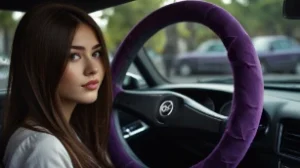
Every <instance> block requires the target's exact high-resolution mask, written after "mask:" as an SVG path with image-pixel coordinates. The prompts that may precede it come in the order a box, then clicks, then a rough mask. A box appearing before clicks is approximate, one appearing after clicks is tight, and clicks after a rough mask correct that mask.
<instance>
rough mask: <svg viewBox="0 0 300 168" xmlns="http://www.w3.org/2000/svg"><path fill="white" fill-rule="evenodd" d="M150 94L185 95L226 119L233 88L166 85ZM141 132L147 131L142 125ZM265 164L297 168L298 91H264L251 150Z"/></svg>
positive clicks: (299, 132)
mask: <svg viewBox="0 0 300 168" xmlns="http://www.w3.org/2000/svg"><path fill="white" fill-rule="evenodd" d="M151 90H168V91H174V92H177V93H181V94H183V95H186V96H188V97H190V98H192V99H194V100H195V101H197V102H198V103H200V104H202V105H204V106H206V107H207V108H209V109H211V110H213V111H215V112H217V113H219V114H222V115H225V116H229V115H230V112H231V101H232V96H233V91H234V88H233V86H232V85H229V84H211V83H209V84H207V83H199V84H168V85H161V86H157V87H155V88H151ZM139 123H142V124H140V125H143V129H140V130H139V131H140V132H142V131H145V130H147V129H148V128H149V126H147V125H146V124H145V123H143V122H141V121H140V122H139ZM251 148H252V149H254V150H255V151H256V152H258V153H256V154H257V155H258V156H260V157H262V156H266V160H265V162H266V163H267V162H269V163H267V164H269V165H272V167H274V166H275V167H278V168H294V167H300V91H298V92H295V91H288V90H278V89H268V88H265V92H264V107H263V112H262V117H261V121H260V125H259V129H258V131H257V135H256V137H255V140H254V142H253V144H252V146H251Z"/></svg>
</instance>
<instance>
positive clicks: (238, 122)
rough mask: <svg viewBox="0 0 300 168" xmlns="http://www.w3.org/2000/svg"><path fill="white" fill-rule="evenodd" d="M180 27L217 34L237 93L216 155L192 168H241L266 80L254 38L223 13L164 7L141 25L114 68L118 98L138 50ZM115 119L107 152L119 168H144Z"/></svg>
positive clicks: (201, 5) (200, 6) (189, 4)
mask: <svg viewBox="0 0 300 168" xmlns="http://www.w3.org/2000/svg"><path fill="white" fill-rule="evenodd" d="M182 21H190V22H197V23H201V24H203V25H206V26H207V27H209V28H210V29H211V30H213V31H214V32H215V33H216V34H217V35H218V36H219V37H220V38H221V40H222V41H223V44H224V45H225V47H226V48H227V51H228V58H229V62H230V63H231V67H232V69H233V77H234V93H233V103H232V112H231V115H230V116H229V119H228V124H227V126H226V130H225V132H224V134H223V136H222V138H221V140H220V142H219V143H218V145H217V146H216V147H215V149H214V150H213V151H212V152H211V154H210V155H209V156H208V157H206V158H205V159H204V160H202V161H200V162H199V163H197V164H196V165H194V166H193V168H219V167H220V168H221V167H222V168H234V167H237V165H238V164H239V163H240V161H241V160H242V159H243V157H244V156H245V154H246V152H247V150H248V149H249V147H250V145H251V142H252V141H253V139H254V137H255V134H256V131H257V128H258V125H259V122H260V118H261V114H262V110H263V91H264V84H263V76H262V71H261V67H260V63H259V59H258V57H257V55H256V52H255V49H254V47H253V45H252V42H251V38H250V37H249V36H248V34H247V33H246V32H245V31H244V29H243V27H242V26H241V25H240V24H239V22H238V21H237V20H236V19H235V18H234V17H233V16H232V15H231V14H229V13H228V12H226V11H225V10H224V9H222V8H220V7H218V6H216V5H213V4H210V3H207V2H203V1H193V0H192V1H181V2H176V3H173V4H171V5H167V6H165V7H162V8H160V9H158V10H156V11H154V12H153V13H151V14H150V15H149V16H147V17H146V18H144V19H143V20H142V21H141V22H139V23H138V24H137V25H136V26H135V27H134V28H133V29H132V31H131V32H130V33H129V34H128V36H127V37H126V38H125V40H124V41H123V43H122V44H121V45H120V47H119V49H118V51H117V53H116V58H115V59H114V61H113V63H112V76H113V84H114V96H116V95H117V94H118V93H119V92H120V91H121V90H122V89H121V87H120V86H121V84H122V82H123V79H124V76H125V73H126V70H127V69H128V67H129V65H130V63H131V62H132V60H133V58H134V57H135V55H136V53H137V52H138V50H139V49H140V48H141V47H142V46H143V44H144V43H145V42H146V40H148V39H149V38H150V37H151V36H152V35H154V34H155V33H156V32H157V31H159V30H160V29H162V28H164V27H166V26H168V25H171V24H174V23H178V22H182ZM116 117H117V114H116V112H113V114H112V116H111V130H110V131H111V134H110V141H109V152H110V154H111V158H112V161H113V163H114V164H115V165H116V167H130V168H138V167H145V165H143V164H142V163H141V162H139V161H138V160H137V159H136V158H135V156H134V155H133V154H132V151H131V150H130V149H126V148H128V146H125V147H124V144H126V143H124V139H123V138H122V134H121V133H120V130H119V123H117V120H116Z"/></svg>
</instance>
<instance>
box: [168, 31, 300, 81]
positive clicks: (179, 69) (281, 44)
mask: <svg viewBox="0 0 300 168" xmlns="http://www.w3.org/2000/svg"><path fill="white" fill-rule="evenodd" d="M252 42H253V45H254V47H255V49H256V52H257V55H258V57H259V59H260V62H261V66H262V70H263V72H264V73H270V72H281V73H282V72H283V73H293V74H294V73H297V62H298V60H299V58H300V45H299V43H298V42H297V41H296V40H295V39H293V38H290V37H287V36H281V35H278V36H258V37H254V38H253V39H252ZM174 69H175V73H176V74H178V75H190V74H192V73H231V67H230V64H229V60H228V58H227V51H226V48H225V47H224V45H223V43H222V41H221V40H217V39H213V40H208V41H206V42H204V43H202V44H201V45H200V46H199V47H198V49H196V50H194V51H192V52H186V53H183V54H181V55H179V57H178V58H177V59H176V61H175V64H174Z"/></svg>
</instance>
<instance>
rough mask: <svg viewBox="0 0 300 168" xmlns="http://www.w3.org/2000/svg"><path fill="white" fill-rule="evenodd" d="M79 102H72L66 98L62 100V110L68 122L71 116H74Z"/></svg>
mask: <svg viewBox="0 0 300 168" xmlns="http://www.w3.org/2000/svg"><path fill="white" fill-rule="evenodd" d="M76 105H77V103H75V102H70V101H66V100H62V101H61V111H62V113H63V114H64V116H65V118H66V120H67V122H70V118H71V116H72V113H73V111H74V109H75V107H76Z"/></svg>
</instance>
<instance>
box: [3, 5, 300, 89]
mask: <svg viewBox="0 0 300 168" xmlns="http://www.w3.org/2000/svg"><path fill="white" fill-rule="evenodd" d="M177 1H178V0H177ZM207 1H208V2H211V3H214V4H216V5H218V6H221V7H222V8H224V9H225V10H227V11H228V12H230V13H231V14H232V15H233V16H234V17H235V18H236V19H237V20H238V21H239V22H240V23H241V25H242V26H243V27H244V29H245V30H246V31H247V33H248V34H249V36H250V37H251V38H252V41H253V45H254V47H255V49H256V51H257V56H258V57H259V60H260V63H261V67H262V70H263V73H264V79H265V82H276V81H293V82H295V81H297V80H298V79H299V80H300V68H299V67H300V64H299V63H300V47H299V40H300V26H299V25H300V24H299V21H298V20H287V19H284V18H283V16H282V3H283V0H207ZM171 3H174V0H136V1H132V2H130V3H126V4H123V5H119V6H116V7H112V8H108V9H104V10H99V11H95V12H93V13H90V15H91V16H92V17H93V18H94V20H95V21H96V22H97V23H98V25H99V27H101V29H102V30H103V32H104V36H105V40H106V43H107V47H108V51H109V53H110V58H111V59H113V57H114V54H115V52H116V50H117V48H118V46H119V45H120V43H121V42H122V40H123V39H124V38H125V37H126V35H127V34H128V33H129V31H130V30H131V29H132V28H133V27H134V26H135V25H136V24H137V23H138V22H139V21H140V20H141V19H143V18H144V17H146V16H147V15H148V14H150V13H151V12H153V11H154V10H156V9H158V8H160V7H162V6H165V5H168V4H171ZM22 16H23V13H22V12H18V11H3V10H2V11H1V10H0V89H2V88H5V87H6V85H7V75H8V68H9V63H10V59H9V58H10V51H11V44H12V40H13V35H14V31H15V28H16V25H17V24H18V22H19V20H20V19H21V17H22ZM144 49H145V51H146V53H147V56H148V57H149V59H150V60H151V65H152V66H153V68H155V69H156V70H157V71H158V72H159V74H160V75H161V76H162V77H163V78H165V79H166V80H167V81H169V82H173V83H196V82H203V81H210V80H212V81H213V80H215V81H222V80H225V79H226V80H227V79H230V78H232V70H231V67H230V64H229V61H228V59H227V52H226V49H225V47H224V45H223V43H222V42H221V41H220V39H219V38H218V36H217V35H216V34H215V33H214V32H212V31H211V30H210V29H209V28H207V27H206V26H203V25H201V24H197V23H192V22H181V23H177V24H173V25H170V26H168V27H165V28H163V29H162V30H160V31H159V32H157V33H156V34H155V35H154V36H153V37H151V38H150V39H149V40H148V41H147V42H146V43H145V44H144ZM129 71H130V72H132V73H137V70H136V69H134V70H132V69H130V70H129Z"/></svg>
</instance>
